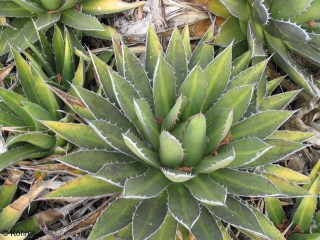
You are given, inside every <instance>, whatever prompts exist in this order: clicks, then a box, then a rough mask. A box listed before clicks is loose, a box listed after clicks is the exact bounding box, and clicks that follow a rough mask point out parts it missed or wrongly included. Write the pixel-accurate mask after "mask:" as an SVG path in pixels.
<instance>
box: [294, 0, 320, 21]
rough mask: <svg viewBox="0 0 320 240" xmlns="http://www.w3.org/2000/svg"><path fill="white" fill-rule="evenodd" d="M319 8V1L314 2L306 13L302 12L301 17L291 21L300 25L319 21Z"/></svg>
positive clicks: (297, 16) (298, 16)
mask: <svg viewBox="0 0 320 240" xmlns="http://www.w3.org/2000/svg"><path fill="white" fill-rule="evenodd" d="M302 2H304V1H302ZM319 7H320V1H318V0H315V1H312V2H311V3H310V6H309V7H308V9H307V10H306V11H304V12H302V13H301V14H299V15H296V16H295V17H293V18H292V19H291V20H292V21H293V22H297V23H298V24H301V23H304V22H309V21H312V20H315V19H319V15H318V12H317V9H319Z"/></svg>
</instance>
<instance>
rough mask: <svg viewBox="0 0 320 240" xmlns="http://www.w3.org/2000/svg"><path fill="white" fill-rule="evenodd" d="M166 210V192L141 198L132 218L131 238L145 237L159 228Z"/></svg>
mask: <svg viewBox="0 0 320 240" xmlns="http://www.w3.org/2000/svg"><path fill="white" fill-rule="evenodd" d="M167 212H168V208H167V199H166V194H165V196H164V195H163V194H162V195H160V196H159V197H156V198H151V199H145V200H143V201H142V202H141V203H140V205H139V206H138V207H137V209H136V211H135V213H134V215H133V218H132V235H133V239H147V238H149V237H150V236H152V235H153V234H154V233H155V232H156V231H157V230H158V229H159V228H161V226H162V224H163V222H164V220H165V217H166V215H167Z"/></svg>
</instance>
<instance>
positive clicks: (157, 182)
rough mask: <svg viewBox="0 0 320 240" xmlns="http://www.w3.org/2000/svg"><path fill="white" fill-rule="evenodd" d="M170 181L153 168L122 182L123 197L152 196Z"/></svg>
mask: <svg viewBox="0 0 320 240" xmlns="http://www.w3.org/2000/svg"><path fill="white" fill-rule="evenodd" d="M169 184H171V182H170V181H169V180H168V179H166V178H165V177H164V176H163V174H162V173H161V172H160V171H159V170H157V169H154V168H150V169H149V170H148V171H147V172H146V173H145V174H143V175H141V176H138V177H134V178H130V179H128V180H127V181H126V182H125V184H124V189H123V197H125V198H139V199H146V198H154V197H156V196H158V195H159V194H160V193H161V192H162V191H163V190H164V189H166V188H167V186H168V185H169Z"/></svg>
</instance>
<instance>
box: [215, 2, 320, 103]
mask: <svg viewBox="0 0 320 240" xmlns="http://www.w3.org/2000/svg"><path fill="white" fill-rule="evenodd" d="M319 7H320V1H319V0H305V1H285V0H275V1H270V0H266V1H264V0H241V1H237V0H214V1H213V2H212V5H211V7H210V9H211V11H213V12H214V13H215V14H216V15H217V16H221V17H223V18H227V19H226V21H225V22H224V24H223V25H222V26H221V29H220V33H219V34H218V36H217V37H216V39H215V43H216V44H219V45H221V46H227V45H229V44H230V42H231V41H233V40H235V42H239V45H240V46H243V44H240V42H243V41H246V42H247V43H246V44H245V45H246V46H248V47H249V49H250V50H251V54H252V57H258V58H259V57H263V56H265V55H266V47H267V48H268V50H269V52H270V54H273V59H274V61H275V62H276V63H277V64H278V65H279V66H280V67H281V68H282V69H283V70H284V71H285V72H286V73H287V74H288V75H289V76H290V78H291V79H292V80H293V81H294V82H295V83H296V84H297V85H299V86H300V87H303V88H304V89H305V91H306V92H307V93H309V94H310V95H311V96H313V97H315V96H316V95H317V94H318V93H319V90H318V89H317V88H316V86H315V85H314V84H313V82H312V79H311V78H310V77H308V74H307V73H306V71H305V70H306V69H305V67H304V66H303V65H302V63H301V61H300V62H299V61H298V60H299V59H298V58H297V57H293V56H292V55H293V54H296V55H298V56H301V57H303V58H305V59H307V60H308V61H309V62H310V63H311V64H314V65H315V66H317V67H319V66H320V42H319V40H320V31H319V23H318V22H316V21H317V20H319V18H320V16H319V13H318V11H319ZM316 84H317V85H319V83H316Z"/></svg>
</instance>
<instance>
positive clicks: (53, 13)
mask: <svg viewBox="0 0 320 240" xmlns="http://www.w3.org/2000/svg"><path fill="white" fill-rule="evenodd" d="M143 4H144V2H137V3H126V2H123V1H121V0H108V1H103V0H98V1H97V0H84V1H82V0H64V1H63V0H28V1H24V0H8V1H0V15H1V16H5V17H14V18H15V20H14V21H13V22H12V23H10V24H2V25H3V27H1V28H0V56H1V55H4V54H6V53H8V52H9V51H10V47H9V44H10V45H12V46H14V47H16V48H17V49H21V50H24V49H26V48H27V47H28V45H27V44H26V42H25V38H26V39H28V41H30V42H31V43H34V42H36V41H37V40H38V38H37V33H36V29H38V30H40V29H42V30H47V29H48V28H50V27H52V26H53V24H54V23H58V22H59V23H62V24H64V25H66V26H69V27H71V28H74V29H77V30H82V31H84V33H86V34H88V35H93V36H95V37H99V38H104V39H111V35H110V34H111V32H112V31H114V30H113V29H112V28H110V27H109V26H106V25H104V24H103V23H100V21H99V20H98V19H97V18H96V17H94V16H91V15H90V14H92V15H102V14H110V13H115V12H120V11H124V10H128V9H132V8H136V7H138V6H141V5H143Z"/></svg>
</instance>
